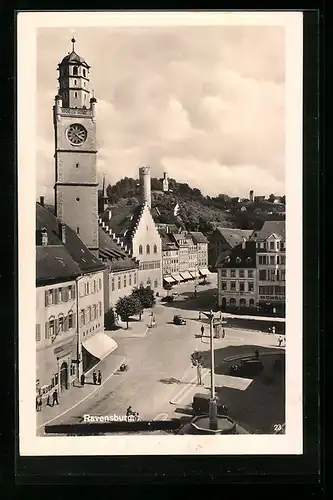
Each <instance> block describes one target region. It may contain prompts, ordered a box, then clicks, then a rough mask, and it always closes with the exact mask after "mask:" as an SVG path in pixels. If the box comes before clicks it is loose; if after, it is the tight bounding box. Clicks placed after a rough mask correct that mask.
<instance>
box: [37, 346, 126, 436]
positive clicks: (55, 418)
mask: <svg viewBox="0 0 333 500" xmlns="http://www.w3.org/2000/svg"><path fill="white" fill-rule="evenodd" d="M104 359H106V358H104ZM126 359H127V358H126V356H123V360H122V362H121V363H120V364H119V366H118V367H117V368H115V369H114V370H113V371H112V372H111V373H110V374H109V376H108V377H107V378H106V379H105V380H104V382H103V383H102V384H101V385H98V386H97V387H96V389H94V390H93V391H92V392H91V393H90V394H88V395H87V396H85V397H84V398H82V399H80V401H78V402H77V403H75V405H73V406H71V407H70V408H68V409H67V410H65V411H63V412H62V413H59V415H56V416H55V417H53V418H52V419H51V420H48V421H47V422H44V423H43V424H41V425H39V426H38V427H36V431H37V430H38V429H41V428H42V427H45V426H46V425H48V424H49V423H51V422H53V421H54V420H57V418H60V417H62V416H63V415H66V413H68V412H69V411H71V410H73V408H76V407H77V406H79V405H80V404H81V403H83V401H85V400H86V399H88V398H89V397H90V396H92V395H93V394H94V393H95V392H96V391H98V390H99V389H101V388H102V387H103V385H104V384H105V383H106V382H107V381H108V380H109V379H110V378H111V377H112V376H113V375H114V374H115V373H116V371H117V370H119V367H120V366H121V365H122V364H123V363H124V362H125V361H126ZM100 362H101V361H100ZM100 362H99V363H100ZM99 363H97V364H99ZM96 366H97V365H95V367H96ZM95 367H93V368H92V370H93V369H94V368H95ZM89 371H91V370H89ZM86 373H88V372H86Z"/></svg>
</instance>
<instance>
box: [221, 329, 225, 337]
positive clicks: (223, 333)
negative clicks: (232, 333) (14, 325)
mask: <svg viewBox="0 0 333 500" xmlns="http://www.w3.org/2000/svg"><path fill="white" fill-rule="evenodd" d="M224 337H225V329H224V328H222V338H223V339H224Z"/></svg>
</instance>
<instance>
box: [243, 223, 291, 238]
mask: <svg viewBox="0 0 333 500" xmlns="http://www.w3.org/2000/svg"><path fill="white" fill-rule="evenodd" d="M271 234H276V235H278V236H280V237H281V238H282V239H283V240H285V239H286V221H284V220H268V221H265V223H264V225H263V226H262V228H261V229H260V231H254V232H253V235H252V237H251V239H256V240H258V241H263V240H266V239H267V238H268V237H269V236H270V235H271Z"/></svg>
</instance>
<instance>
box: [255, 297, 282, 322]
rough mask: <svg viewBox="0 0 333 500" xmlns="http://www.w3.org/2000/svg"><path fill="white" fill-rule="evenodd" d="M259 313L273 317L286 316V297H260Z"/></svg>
mask: <svg viewBox="0 0 333 500" xmlns="http://www.w3.org/2000/svg"><path fill="white" fill-rule="evenodd" d="M258 306H259V311H260V312H261V313H263V314H267V315H271V316H273V317H274V316H284V315H285V312H286V297H285V295H259V300H258Z"/></svg>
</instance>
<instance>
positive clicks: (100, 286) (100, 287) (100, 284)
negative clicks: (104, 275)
mask: <svg viewBox="0 0 333 500" xmlns="http://www.w3.org/2000/svg"><path fill="white" fill-rule="evenodd" d="M98 286H99V290H102V280H101V278H99V279H98Z"/></svg>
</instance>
